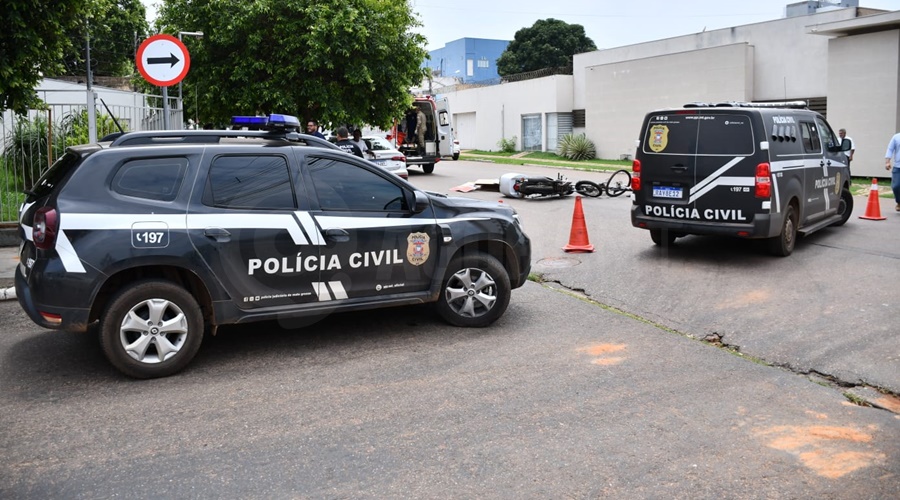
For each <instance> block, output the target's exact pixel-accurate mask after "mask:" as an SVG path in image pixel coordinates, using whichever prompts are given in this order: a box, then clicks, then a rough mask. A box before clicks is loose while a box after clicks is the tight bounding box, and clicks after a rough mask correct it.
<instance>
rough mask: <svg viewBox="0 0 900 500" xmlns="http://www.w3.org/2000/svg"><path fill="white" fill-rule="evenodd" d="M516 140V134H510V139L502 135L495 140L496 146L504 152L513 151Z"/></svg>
mask: <svg viewBox="0 0 900 500" xmlns="http://www.w3.org/2000/svg"><path fill="white" fill-rule="evenodd" d="M517 140H518V137H516V136H512V138H510V139H507V138H505V137H504V138H502V139H500V140H499V141H497V147H498V148H500V151H503V152H504V153H515V151H516V142H517Z"/></svg>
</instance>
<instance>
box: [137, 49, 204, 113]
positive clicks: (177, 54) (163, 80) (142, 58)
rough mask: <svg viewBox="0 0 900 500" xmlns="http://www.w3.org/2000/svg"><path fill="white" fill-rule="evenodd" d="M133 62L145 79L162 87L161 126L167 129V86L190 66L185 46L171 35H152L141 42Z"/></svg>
mask: <svg viewBox="0 0 900 500" xmlns="http://www.w3.org/2000/svg"><path fill="white" fill-rule="evenodd" d="M135 62H136V63H137V67H138V71H140V72H141V76H143V77H144V79H145V80H147V81H148V82H150V83H152V84H153V85H157V86H159V87H162V94H163V127H164V128H165V129H166V130H169V95H168V94H169V93H168V87H169V86H170V85H175V84H176V83H179V82H181V80H183V79H184V77H185V76H186V75H187V72H188V70H189V69H190V68H191V56H190V54H188V50H187V47H185V46H184V44H183V43H182V42H181V40H179V39H177V38H175V37H174V36H172V35H165V34H159V35H153V36H151V37H150V38H148V39H146V40H144V42H143V43H141V46H140V47H139V48H138V51H137V56H136V57H135Z"/></svg>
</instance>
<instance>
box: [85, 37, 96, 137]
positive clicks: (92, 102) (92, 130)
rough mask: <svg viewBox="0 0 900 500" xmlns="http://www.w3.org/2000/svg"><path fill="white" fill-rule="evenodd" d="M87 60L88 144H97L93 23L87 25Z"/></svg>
mask: <svg viewBox="0 0 900 500" xmlns="http://www.w3.org/2000/svg"><path fill="white" fill-rule="evenodd" d="M85 59H87V112H88V142H90V143H91V144H93V143H95V142H97V96H96V95H95V94H94V74H93V73H92V72H91V23H90V21H87V22H86V23H85Z"/></svg>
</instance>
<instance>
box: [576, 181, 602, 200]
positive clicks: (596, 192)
mask: <svg viewBox="0 0 900 500" xmlns="http://www.w3.org/2000/svg"><path fill="white" fill-rule="evenodd" d="M575 191H577V192H578V194H580V195H582V196H588V197H591V198H596V197H598V196H600V195H601V194H603V188H602V187H600V185H599V184H597V183H596V182H591V181H578V182H576V183H575Z"/></svg>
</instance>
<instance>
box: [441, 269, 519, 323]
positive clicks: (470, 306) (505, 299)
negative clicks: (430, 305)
mask: <svg viewBox="0 0 900 500" xmlns="http://www.w3.org/2000/svg"><path fill="white" fill-rule="evenodd" d="M510 294H511V289H510V284H509V275H508V274H507V273H506V269H504V268H503V265H502V264H500V262H499V261H498V260H497V259H496V258H494V257H492V256H490V255H488V254H484V253H480V252H479V253H475V254H472V255H466V256H463V257H456V258H455V259H453V261H452V262H451V263H450V266H449V267H448V268H447V273H446V275H445V276H444V280H443V282H442V285H441V295H440V298H439V299H438V303H437V310H438V313H439V314H440V315H441V317H442V318H444V320H445V321H447V322H448V323H450V324H451V325H455V326H464V327H476V328H477V327H484V326H488V325H490V324H491V323H493V322H494V321H496V320H497V318H499V317H500V316H502V315H503V313H504V312H505V311H506V307H507V306H508V305H509V297H510Z"/></svg>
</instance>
